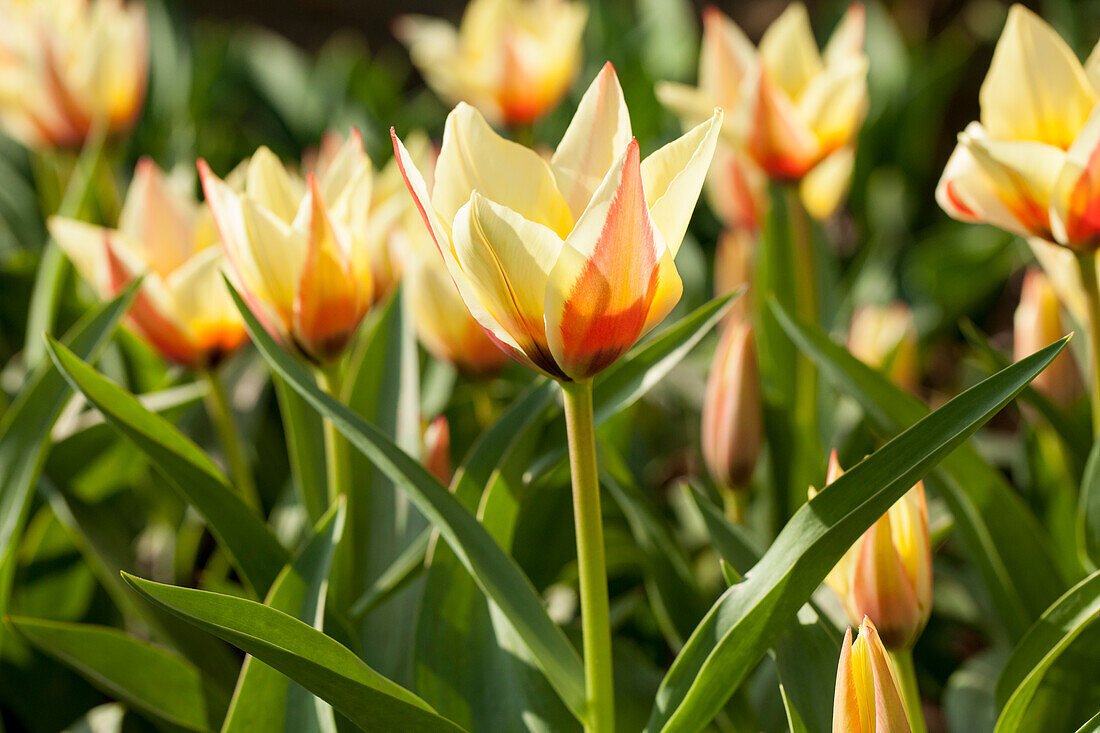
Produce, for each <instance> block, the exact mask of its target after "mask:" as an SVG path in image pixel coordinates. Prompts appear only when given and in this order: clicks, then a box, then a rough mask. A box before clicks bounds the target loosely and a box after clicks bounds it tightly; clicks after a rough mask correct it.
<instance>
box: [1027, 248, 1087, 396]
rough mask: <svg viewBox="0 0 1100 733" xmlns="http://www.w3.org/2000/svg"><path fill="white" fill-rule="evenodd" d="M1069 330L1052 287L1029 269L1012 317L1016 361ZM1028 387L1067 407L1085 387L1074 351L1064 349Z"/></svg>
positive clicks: (1043, 277) (1034, 270)
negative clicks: (1075, 361)
mask: <svg viewBox="0 0 1100 733" xmlns="http://www.w3.org/2000/svg"><path fill="white" fill-rule="evenodd" d="M1067 333H1069V329H1067V328H1066V326H1065V323H1064V322H1063V320H1062V307H1061V304H1060V303H1059V302H1058V296H1057V295H1056V294H1055V292H1054V287H1053V286H1052V285H1051V283H1050V280H1049V279H1048V278H1047V276H1046V275H1045V274H1043V271H1042V270H1039V269H1038V268H1032V269H1029V270H1028V271H1027V274H1026V275H1025V276H1024V287H1023V291H1022V292H1021V293H1020V304H1019V305H1018V306H1017V307H1016V314H1015V317H1014V318H1013V330H1012V335H1013V339H1012V344H1013V349H1012V350H1013V355H1014V356H1015V358H1016V359H1017V360H1019V359H1022V358H1024V357H1025V356H1028V355H1030V354H1033V353H1035V352H1036V351H1038V350H1039V349H1041V348H1043V347H1044V346H1047V345H1049V344H1052V343H1054V342H1055V341H1057V340H1058V339H1060V338H1062V337H1063V336H1065V335H1066V334H1067ZM1031 386H1032V387H1034V388H1035V389H1037V390H1039V391H1040V392H1042V393H1043V394H1045V395H1046V396H1047V397H1049V398H1050V399H1051V401H1053V402H1054V403H1055V404H1057V405H1061V406H1062V407H1068V406H1069V405H1071V404H1073V402H1074V401H1075V400H1076V399H1077V398H1078V397H1080V396H1081V394H1082V393H1083V391H1084V386H1083V385H1082V383H1081V373H1080V372H1079V371H1078V370H1077V365H1076V364H1075V363H1074V361H1073V353H1072V351H1070V350H1069V349H1065V350H1063V351H1062V353H1061V354H1059V355H1058V356H1057V358H1055V360H1054V361H1053V362H1051V364H1050V366H1048V367H1047V368H1046V369H1044V370H1043V371H1042V372H1041V373H1040V374H1039V376H1037V377H1035V379H1033V380H1032V382H1031Z"/></svg>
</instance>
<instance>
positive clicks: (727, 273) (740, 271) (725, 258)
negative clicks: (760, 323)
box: [714, 229, 756, 322]
mask: <svg viewBox="0 0 1100 733" xmlns="http://www.w3.org/2000/svg"><path fill="white" fill-rule="evenodd" d="M755 249H756V237H755V236H754V235H753V234H751V233H750V232H747V231H745V230H743V229H734V230H730V229H727V230H726V231H724V232H722V234H721V236H720V237H718V248H717V249H716V250H715V253H714V295H715V296H716V297H721V296H723V295H728V294H730V293H732V292H734V291H735V290H737V289H738V288H740V287H742V286H744V287H745V292H743V293H742V294H741V295H740V296H739V297H738V298H737V300H735V301H734V302H733V305H731V306H730V309H729V312H728V313H727V314H726V321H727V322H733V321H743V320H745V318H747V317H748V311H749V291H748V286H749V285H750V283H751V281H752V260H753V251H754V250H755Z"/></svg>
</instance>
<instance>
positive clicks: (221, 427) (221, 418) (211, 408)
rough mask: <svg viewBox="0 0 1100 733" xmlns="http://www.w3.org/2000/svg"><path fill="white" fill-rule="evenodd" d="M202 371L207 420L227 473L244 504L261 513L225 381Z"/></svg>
mask: <svg viewBox="0 0 1100 733" xmlns="http://www.w3.org/2000/svg"><path fill="white" fill-rule="evenodd" d="M201 374H202V377H203V379H205V380H206V384H207V385H208V387H209V389H208V390H207V393H206V400H205V404H206V414H207V415H209V416H210V422H211V423H213V425H214V430H215V431H216V432H217V434H218V440H219V441H220V442H221V446H222V452H223V453H224V454H225V462H226V465H227V466H228V468H229V476H230V478H232V480H233V485H234V486H236V487H237V491H238V492H239V493H240V495H241V498H243V499H244V501H245V503H246V504H248V505H249V506H250V507H252V508H253V509H255V510H256V511H257V512H260V513H262V512H263V504H262V502H261V501H260V492H259V491H258V490H257V488H256V480H255V478H254V477H253V476H252V468H251V466H250V465H249V463H248V455H247V454H246V453H245V450H244V443H243V442H242V441H241V431H240V429H239V428H238V426H237V421H236V420H234V419H233V406H232V403H231V402H230V399H229V395H228V394H227V393H226V391H225V383H224V382H222V380H221V377H220V376H219V375H218V373H217V372H215V371H214V370H213V369H202V370H201Z"/></svg>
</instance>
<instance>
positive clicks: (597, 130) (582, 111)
mask: <svg viewBox="0 0 1100 733" xmlns="http://www.w3.org/2000/svg"><path fill="white" fill-rule="evenodd" d="M630 139H631V132H630V114H629V112H628V111H627V108H626V100H625V99H624V98H623V90H622V87H621V86H619V77H618V76H617V75H616V74H615V67H614V66H612V65H611V62H608V63H606V64H604V66H603V68H602V69H601V70H600V73H599V74H597V75H596V78H595V79H594V80H593V82H592V84H590V85H589V87H588V90H587V91H585V93H584V96H583V97H582V98H581V103H580V105H579V106H578V107H577V112H576V114H575V115H573V120H572V121H571V122H570V123H569V127H568V129H566V131H565V135H563V136H562V139H561V142H560V143H559V144H558V148H557V150H556V151H555V152H554V157H553V158H552V159H551V163H550V165H551V168H552V169H553V171H554V178H555V179H556V180H557V185H558V189H559V190H560V191H561V192H562V194H563V195H564V197H565V200H566V201H567V202H568V204H569V210H570V211H571V212H572V216H573V218H574V219H578V218H580V215H581V214H582V213H584V210H585V209H586V208H587V207H588V202H589V200H590V199H591V198H592V194H593V192H594V191H595V190H596V188H597V187H598V186H599V185H600V182H601V181H603V178H604V175H605V174H606V173H607V171H609V170H610V169H611V167H612V166H613V165H615V161H617V160H618V159H619V158H620V157H621V156H622V154H623V151H624V150H626V146H627V145H628V144H630ZM521 213H522V212H521Z"/></svg>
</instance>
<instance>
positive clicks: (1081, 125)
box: [936, 5, 1100, 250]
mask: <svg viewBox="0 0 1100 733" xmlns="http://www.w3.org/2000/svg"><path fill="white" fill-rule="evenodd" d="M1098 100H1100V53H1098V52H1097V51H1096V50H1094V51H1093V53H1092V54H1091V55H1090V56H1089V58H1088V60H1087V61H1086V62H1085V63H1084V65H1082V64H1081V62H1080V61H1079V60H1078V59H1077V57H1076V56H1075V55H1074V53H1073V51H1072V50H1071V49H1070V48H1069V46H1068V45H1066V43H1065V41H1063V40H1062V39H1061V38H1060V37H1059V36H1058V33H1057V32H1056V31H1055V30H1054V29H1053V28H1051V27H1050V26H1049V25H1048V24H1047V23H1046V22H1045V21H1043V19H1042V18H1040V17H1039V16H1038V15H1036V14H1035V13H1033V12H1031V11H1030V10H1028V9H1027V8H1025V7H1024V6H1022V5H1013V6H1012V9H1011V10H1009V13H1008V22H1007V23H1006V24H1005V28H1004V31H1003V32H1002V33H1001V37H1000V40H998V41H997V47H996V49H995V50H994V52H993V61H992V63H991V64H990V67H989V72H988V73H987V74H986V77H985V81H984V82H983V83H982V87H981V91H980V93H979V96H978V101H979V104H980V106H981V119H980V121H979V122H971V123H970V124H969V125H968V126H967V127H966V130H965V131H963V132H962V133H961V134H960V135H959V144H958V146H957V147H956V148H955V152H954V153H953V154H952V155H951V158H950V160H948V162H947V167H946V168H945V169H944V172H943V176H942V178H941V179H940V182H939V186H938V187H937V189H936V199H937V201H939V204H940V206H941V207H943V209H944V211H946V212H947V213H948V214H950V215H951V216H953V217H954V218H956V219H959V220H961V221H968V222H985V223H988V224H993V225H994V226H997V227H1000V228H1001V229H1005V230H1007V231H1009V232H1013V233H1015V234H1021V235H1024V236H1028V235H1032V236H1036V237H1040V238H1042V239H1045V240H1048V241H1051V242H1056V243H1058V244H1060V245H1063V246H1065V247H1070V248H1072V249H1077V250H1093V249H1096V248H1097V247H1098V246H1100V111H1098V110H1100V107H1098V106H1097V104H1096V103H1097V101H1098Z"/></svg>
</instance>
